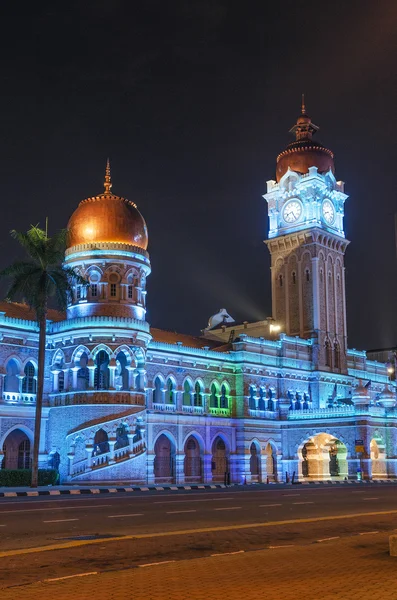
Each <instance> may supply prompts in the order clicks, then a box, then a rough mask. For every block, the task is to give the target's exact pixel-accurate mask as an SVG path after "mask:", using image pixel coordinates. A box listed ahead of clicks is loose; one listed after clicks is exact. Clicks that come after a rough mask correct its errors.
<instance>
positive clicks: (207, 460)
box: [203, 454, 212, 483]
mask: <svg viewBox="0 0 397 600" xmlns="http://www.w3.org/2000/svg"><path fill="white" fill-rule="evenodd" d="M211 463H212V454H204V456H203V477H204V483H212V468H211Z"/></svg>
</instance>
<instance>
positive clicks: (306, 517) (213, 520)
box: [0, 484, 397, 587]
mask: <svg viewBox="0 0 397 600" xmlns="http://www.w3.org/2000/svg"><path fill="white" fill-rule="evenodd" d="M396 528H397V486H394V485H386V484H383V485H381V484H379V485H376V484H373V485H348V486H347V485H344V486H334V485H332V486H313V487H308V486H284V487H282V488H273V487H272V486H267V487H261V488H259V487H258V488H256V487H249V488H228V489H223V490H202V491H175V492H167V491H164V492H142V493H136V492H134V493H119V494H101V495H96V496H89V497H84V496H69V497H67V498H65V497H53V498H51V499H48V497H38V498H29V499H27V498H15V499H13V500H10V499H7V498H5V499H2V500H0V558H1V561H0V585H1V586H3V587H6V586H8V585H16V584H19V583H25V582H29V581H37V580H41V578H43V577H45V576H57V577H58V576H67V575H70V574H75V573H78V572H83V571H92V570H101V571H102V570H111V569H122V568H130V567H131V566H134V565H138V564H151V563H153V562H163V561H166V560H184V559H189V558H197V557H201V556H212V555H214V554H217V553H219V554H222V553H225V552H240V551H242V550H244V551H249V550H259V549H263V548H273V547H280V546H295V545H297V546H299V545H307V544H312V543H324V542H327V541H328V540H338V539H342V538H345V537H347V536H353V535H354V536H358V535H362V536H369V535H376V533H377V532H380V533H384V532H391V531H393V530H395V529H396ZM112 538H120V539H117V540H113V539H112ZM87 542H88V543H87ZM43 547H48V550H47V551H42V550H43ZM50 547H51V550H50ZM22 549H25V550H26V552H27V553H26V554H19V553H18V552H19V551H20V550H22ZM28 549H30V550H28ZM37 549H39V550H37ZM27 565H28V568H27Z"/></svg>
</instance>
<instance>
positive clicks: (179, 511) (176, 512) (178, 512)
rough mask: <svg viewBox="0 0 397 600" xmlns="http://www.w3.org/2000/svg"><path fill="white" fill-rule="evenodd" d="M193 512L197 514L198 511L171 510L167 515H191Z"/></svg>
mask: <svg viewBox="0 0 397 600" xmlns="http://www.w3.org/2000/svg"><path fill="white" fill-rule="evenodd" d="M191 512H197V510H170V511H168V512H166V513H165V514H166V515H179V514H180V513H191Z"/></svg>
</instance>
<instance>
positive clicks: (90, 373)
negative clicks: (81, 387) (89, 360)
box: [87, 365, 96, 390]
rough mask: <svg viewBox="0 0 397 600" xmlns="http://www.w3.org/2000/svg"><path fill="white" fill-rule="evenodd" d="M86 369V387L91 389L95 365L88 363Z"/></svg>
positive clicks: (92, 387)
mask: <svg viewBox="0 0 397 600" xmlns="http://www.w3.org/2000/svg"><path fill="white" fill-rule="evenodd" d="M87 369H88V389H89V390H93V389H94V382H95V369H96V367H95V365H90V366H89V367H88V366H87Z"/></svg>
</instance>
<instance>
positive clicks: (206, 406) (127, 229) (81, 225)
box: [0, 107, 397, 484]
mask: <svg viewBox="0 0 397 600" xmlns="http://www.w3.org/2000/svg"><path fill="white" fill-rule="evenodd" d="M317 129H318V128H317V127H316V125H314V124H313V123H312V122H311V119H310V118H309V117H308V116H307V114H306V112H305V109H304V107H302V114H301V115H300V116H299V118H298V120H297V122H296V124H295V125H294V126H293V128H292V130H291V132H292V133H293V134H294V135H295V140H294V141H292V142H291V143H290V144H289V145H288V146H287V148H286V149H285V150H284V151H283V152H281V153H280V154H279V155H278V157H277V166H276V179H275V180H270V181H268V182H267V193H266V194H265V196H264V198H265V200H266V202H267V204H268V213H269V231H268V240H267V242H266V244H267V246H268V249H269V252H270V254H271V283H272V305H273V317H272V318H271V319H267V320H265V321H261V322H257V323H247V322H245V323H243V324H241V325H239V324H236V323H234V322H233V319H232V318H231V317H230V316H229V315H228V314H227V312H226V310H224V309H222V310H221V311H220V312H219V313H218V314H217V315H214V317H212V318H211V319H210V322H209V325H208V327H207V328H206V329H205V330H204V332H203V335H202V337H193V336H190V335H184V334H178V333H171V332H168V331H163V330H161V329H154V328H151V327H150V325H149V323H147V322H146V320H145V314H146V279H147V277H148V276H149V275H150V272H151V265H150V261H149V254H148V252H147V245H148V235H147V229H146V224H145V221H144V218H143V217H142V215H141V214H140V212H139V211H138V209H137V207H136V205H135V204H134V203H133V202H131V201H129V200H126V199H125V198H122V197H119V196H115V195H114V194H113V193H112V192H111V188H112V185H111V179H110V169H109V166H108V168H107V171H106V177H105V189H104V191H103V193H102V194H99V195H98V196H93V197H92V198H87V199H86V200H83V201H82V202H80V204H79V205H78V207H77V209H76V210H75V212H74V213H73V215H72V216H71V218H70V220H69V224H68V230H69V244H68V248H67V251H66V255H65V265H67V266H68V267H73V268H74V269H76V270H77V271H79V272H80V273H81V274H82V275H83V276H85V277H86V278H87V279H88V280H89V282H90V285H89V287H87V288H84V287H76V289H75V294H74V299H73V303H72V304H71V305H70V306H69V308H68V310H67V314H66V316H65V315H61V314H59V313H57V312H52V313H51V314H50V319H52V320H51V321H50V322H49V324H48V346H47V357H46V377H45V407H44V411H43V421H42V439H41V442H40V463H41V466H43V467H46V466H53V467H55V468H58V469H59V472H60V476H61V481H63V482H72V483H76V484H77V483H81V482H93V481H95V482H100V481H102V482H105V481H107V482H109V481H111V482H132V483H142V482H145V483H146V482H147V483H154V482H156V483H166V482H168V483H181V482H213V481H224V477H225V473H227V474H230V480H231V482H243V481H245V480H246V481H247V482H249V481H267V480H269V481H275V480H282V479H284V478H285V473H286V472H288V473H289V474H290V475H292V473H293V472H294V471H295V473H296V476H297V477H299V479H300V480H305V479H307V478H311V479H331V478H332V479H335V480H336V479H344V478H345V477H349V478H355V477H356V476H357V469H361V471H362V474H363V476H364V477H366V478H391V477H396V475H397V410H396V408H395V404H396V396H395V392H394V391H393V390H391V389H390V388H389V387H388V376H387V370H386V365H384V364H382V363H378V362H374V361H370V360H368V359H367V357H366V353H365V352H364V351H357V350H351V349H349V348H348V347H347V325H346V298H345V269H344V255H345V250H346V248H347V245H348V243H349V242H348V241H347V240H346V238H345V235H344V230H343V214H344V203H345V200H346V199H347V195H346V194H345V191H344V183H343V182H342V181H337V180H336V178H335V174H334V160H333V153H332V152H331V151H330V150H328V149H327V148H325V147H324V146H322V145H321V144H320V143H318V142H316V141H315V140H314V139H313V136H314V134H315V133H316V130H317ZM149 301H150V299H149ZM0 311H1V312H0V327H1V338H0V339H1V341H0V348H1V353H0V374H1V377H0V379H1V386H2V389H1V394H2V403H1V405H0V450H1V453H2V455H3V459H2V463H1V464H2V467H3V468H9V469H15V468H24V467H28V466H29V464H30V454H31V448H32V438H33V425H34V404H35V391H36V371H37V366H36V365H37V363H36V357H37V344H38V328H37V325H36V323H35V321H34V319H33V315H32V313H31V312H30V311H29V309H28V307H27V306H25V305H23V304H15V303H6V302H3V303H1V304H0Z"/></svg>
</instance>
